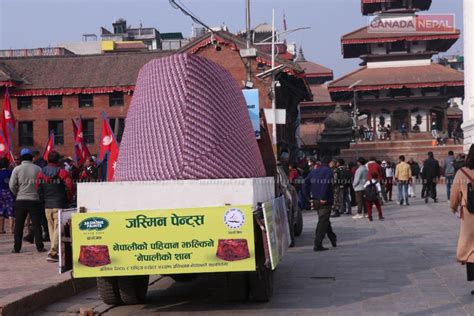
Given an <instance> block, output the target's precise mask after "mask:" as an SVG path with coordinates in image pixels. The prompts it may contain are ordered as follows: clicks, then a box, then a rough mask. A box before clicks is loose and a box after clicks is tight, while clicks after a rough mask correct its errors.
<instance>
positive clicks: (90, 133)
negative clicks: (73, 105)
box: [82, 119, 95, 144]
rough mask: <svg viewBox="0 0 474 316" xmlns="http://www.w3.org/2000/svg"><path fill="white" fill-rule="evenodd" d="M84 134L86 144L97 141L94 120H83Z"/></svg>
mask: <svg viewBox="0 0 474 316" xmlns="http://www.w3.org/2000/svg"><path fill="white" fill-rule="evenodd" d="M82 134H83V136H84V141H85V142H86V144H93V143H94V140H95V136H94V120H92V119H85V120H82Z"/></svg>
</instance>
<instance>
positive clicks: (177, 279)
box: [168, 273, 198, 282]
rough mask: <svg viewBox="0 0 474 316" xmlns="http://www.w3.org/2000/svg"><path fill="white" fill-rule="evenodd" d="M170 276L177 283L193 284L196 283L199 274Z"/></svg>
mask: <svg viewBox="0 0 474 316" xmlns="http://www.w3.org/2000/svg"><path fill="white" fill-rule="evenodd" d="M168 276H169V277H170V278H172V279H173V280H174V281H175V282H191V281H194V280H195V279H196V278H197V277H198V274H196V273H188V274H170V275H168Z"/></svg>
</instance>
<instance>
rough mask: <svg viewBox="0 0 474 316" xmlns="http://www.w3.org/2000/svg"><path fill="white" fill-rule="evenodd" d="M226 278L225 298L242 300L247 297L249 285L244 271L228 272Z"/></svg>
mask: <svg viewBox="0 0 474 316" xmlns="http://www.w3.org/2000/svg"><path fill="white" fill-rule="evenodd" d="M225 278H226V280H225V281H226V300H227V301H231V302H243V301H246V300H248V298H249V286H248V279H247V274H246V273H239V272H229V273H226V275H225Z"/></svg>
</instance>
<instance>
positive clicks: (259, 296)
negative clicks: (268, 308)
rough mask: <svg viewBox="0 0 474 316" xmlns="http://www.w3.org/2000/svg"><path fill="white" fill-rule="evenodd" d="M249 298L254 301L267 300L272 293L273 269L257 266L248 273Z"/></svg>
mask: <svg viewBox="0 0 474 316" xmlns="http://www.w3.org/2000/svg"><path fill="white" fill-rule="evenodd" d="M248 280H249V292H250V293H249V294H250V299H251V300H252V301H254V302H268V301H270V299H271V297H272V295H273V271H272V269H269V268H266V267H264V266H263V267H258V268H257V271H256V272H250V273H249V274H248Z"/></svg>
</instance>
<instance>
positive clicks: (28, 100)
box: [17, 97, 33, 110]
mask: <svg viewBox="0 0 474 316" xmlns="http://www.w3.org/2000/svg"><path fill="white" fill-rule="evenodd" d="M17 105H18V110H27V109H31V108H33V97H18V99H17Z"/></svg>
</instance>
